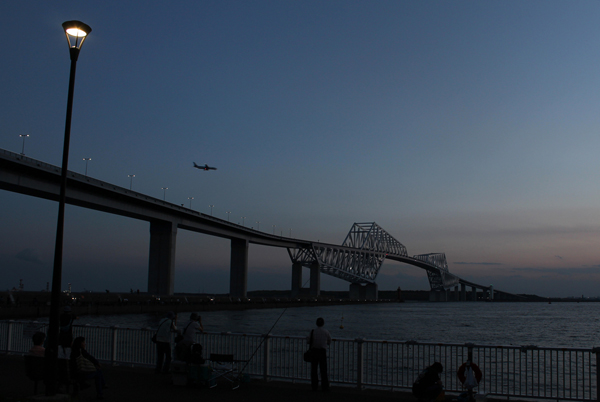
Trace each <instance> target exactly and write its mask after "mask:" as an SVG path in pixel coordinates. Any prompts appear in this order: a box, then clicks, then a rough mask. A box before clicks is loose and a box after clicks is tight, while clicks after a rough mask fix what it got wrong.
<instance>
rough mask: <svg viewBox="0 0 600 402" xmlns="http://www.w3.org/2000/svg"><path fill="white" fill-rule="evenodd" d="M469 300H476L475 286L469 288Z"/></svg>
mask: <svg viewBox="0 0 600 402" xmlns="http://www.w3.org/2000/svg"><path fill="white" fill-rule="evenodd" d="M471 301H477V288H476V287H472V288H471Z"/></svg>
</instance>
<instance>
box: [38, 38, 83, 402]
mask: <svg viewBox="0 0 600 402" xmlns="http://www.w3.org/2000/svg"><path fill="white" fill-rule="evenodd" d="M69 53H70V56H71V73H70V76H69V96H68V99H67V119H66V122H65V140H64V145H63V158H62V168H61V172H60V198H59V199H58V223H57V225H56V245H55V248H54V269H53V271H52V294H51V297H50V322H49V325H48V340H47V348H46V353H45V357H46V367H45V369H46V373H45V377H46V379H45V383H46V395H55V394H56V391H57V389H56V388H57V371H58V370H57V367H58V334H59V328H60V322H59V321H60V293H61V290H60V288H61V281H62V259H63V258H62V257H63V237H64V226H65V201H66V198H67V197H66V193H67V168H68V165H69V142H70V139H71V114H72V111H73V92H74V89H75V88H74V87H75V69H76V67H77V57H78V56H79V49H77V48H69Z"/></svg>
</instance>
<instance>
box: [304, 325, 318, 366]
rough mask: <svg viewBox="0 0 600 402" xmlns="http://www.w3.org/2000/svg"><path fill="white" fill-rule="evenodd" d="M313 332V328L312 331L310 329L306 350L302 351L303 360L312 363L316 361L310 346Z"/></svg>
mask: <svg viewBox="0 0 600 402" xmlns="http://www.w3.org/2000/svg"><path fill="white" fill-rule="evenodd" d="M313 332H314V329H313V330H312V331H310V341H308V350H307V351H306V352H304V361H305V362H307V363H312V362H316V361H317V356H316V355H315V351H314V350H313V348H312V342H313Z"/></svg>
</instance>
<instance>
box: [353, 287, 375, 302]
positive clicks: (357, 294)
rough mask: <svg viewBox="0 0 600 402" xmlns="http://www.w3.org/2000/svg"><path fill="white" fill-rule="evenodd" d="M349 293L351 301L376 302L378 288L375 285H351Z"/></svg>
mask: <svg viewBox="0 0 600 402" xmlns="http://www.w3.org/2000/svg"><path fill="white" fill-rule="evenodd" d="M349 293H350V299H351V300H378V299H379V286H378V285H377V284H376V283H367V284H366V285H361V284H360V283H351V284H350V292H349Z"/></svg>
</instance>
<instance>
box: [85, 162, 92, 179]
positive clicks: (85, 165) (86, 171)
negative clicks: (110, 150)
mask: <svg viewBox="0 0 600 402" xmlns="http://www.w3.org/2000/svg"><path fill="white" fill-rule="evenodd" d="M83 160H84V161H85V177H87V164H88V162H89V161H91V160H92V158H83Z"/></svg>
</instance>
